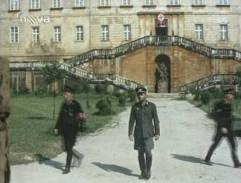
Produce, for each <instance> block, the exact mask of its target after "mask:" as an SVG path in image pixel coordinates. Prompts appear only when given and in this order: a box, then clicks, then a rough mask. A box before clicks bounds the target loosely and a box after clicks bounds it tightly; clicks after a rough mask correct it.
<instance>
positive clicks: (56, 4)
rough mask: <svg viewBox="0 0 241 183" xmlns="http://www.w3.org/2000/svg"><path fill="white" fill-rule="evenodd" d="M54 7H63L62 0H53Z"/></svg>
mask: <svg viewBox="0 0 241 183" xmlns="http://www.w3.org/2000/svg"><path fill="white" fill-rule="evenodd" d="M52 7H53V8H62V0H53V5H52Z"/></svg>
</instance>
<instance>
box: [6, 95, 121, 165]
mask: <svg viewBox="0 0 241 183" xmlns="http://www.w3.org/2000/svg"><path fill="white" fill-rule="evenodd" d="M102 97H103V95H97V94H91V95H89V96H88V95H86V94H81V95H77V96H76V99H77V100H78V101H79V102H80V103H81V105H82V107H83V109H84V111H85V112H86V114H87V122H86V130H85V132H84V133H81V134H80V135H85V134H86V133H90V132H94V131H95V130H96V129H98V128H101V127H103V126H104V125H105V124H107V123H110V122H111V120H112V119H113V115H112V116H111V115H110V116H99V115H94V113H95V112H96V108H95V104H96V102H97V101H98V100H99V99H101V98H102ZM88 98H89V104H90V106H91V107H90V108H88V109H87V102H86V101H87V99H88ZM111 101H112V104H113V109H114V111H115V112H116V114H117V113H119V112H121V111H123V110H124V109H125V107H120V106H119V105H118V99H117V98H116V97H111ZM62 102H63V97H62V96H57V98H56V118H57V115H58V112H59V109H60V106H61V103H62ZM52 112H53V98H52V97H36V96H31V95H29V96H28V95H24V96H15V97H12V99H11V116H10V120H9V121H10V123H9V126H10V128H9V129H10V143H11V144H10V145H11V146H10V159H11V164H19V163H26V162H30V161H33V160H36V158H37V157H36V155H37V154H42V155H44V156H45V157H48V158H51V157H54V156H56V155H57V154H59V153H60V152H62V149H61V140H60V137H58V136H57V137H56V136H55V135H53V128H54V126H55V123H56V120H55V121H53V119H52V118H53V113H52Z"/></svg>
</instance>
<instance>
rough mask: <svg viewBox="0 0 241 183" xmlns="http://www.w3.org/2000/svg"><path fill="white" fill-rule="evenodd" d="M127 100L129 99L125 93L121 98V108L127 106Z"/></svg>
mask: <svg viewBox="0 0 241 183" xmlns="http://www.w3.org/2000/svg"><path fill="white" fill-rule="evenodd" d="M126 99H127V97H126V95H125V93H123V94H122V95H120V96H119V100H118V101H119V105H120V106H125V105H126Z"/></svg>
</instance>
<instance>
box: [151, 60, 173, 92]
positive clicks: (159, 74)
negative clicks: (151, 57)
mask: <svg viewBox="0 0 241 183" xmlns="http://www.w3.org/2000/svg"><path fill="white" fill-rule="evenodd" d="M155 62H156V69H155V92H156V93H170V92H171V62H170V58H169V57H168V56H167V55H158V56H157V57H156V60H155Z"/></svg>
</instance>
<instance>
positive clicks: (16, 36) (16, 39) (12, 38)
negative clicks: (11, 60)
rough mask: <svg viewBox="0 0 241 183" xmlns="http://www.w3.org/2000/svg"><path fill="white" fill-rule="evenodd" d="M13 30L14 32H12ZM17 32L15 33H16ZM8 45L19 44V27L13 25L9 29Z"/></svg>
mask: <svg viewBox="0 0 241 183" xmlns="http://www.w3.org/2000/svg"><path fill="white" fill-rule="evenodd" d="M13 28H14V30H13ZM16 30H17V31H16ZM9 38H10V40H9V41H10V43H11V44H14V43H15V44H16V43H19V38H20V29H19V26H16V25H13V26H11V27H10V36H9Z"/></svg>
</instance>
